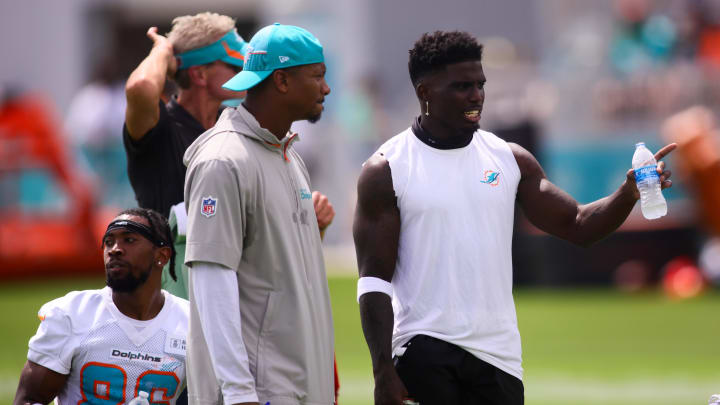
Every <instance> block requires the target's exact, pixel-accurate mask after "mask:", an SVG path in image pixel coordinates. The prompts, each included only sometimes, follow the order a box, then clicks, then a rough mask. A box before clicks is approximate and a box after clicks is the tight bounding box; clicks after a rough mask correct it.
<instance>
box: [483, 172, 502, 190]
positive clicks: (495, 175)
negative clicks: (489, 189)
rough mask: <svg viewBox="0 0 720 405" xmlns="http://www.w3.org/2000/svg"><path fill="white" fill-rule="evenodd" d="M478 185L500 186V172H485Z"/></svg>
mask: <svg viewBox="0 0 720 405" xmlns="http://www.w3.org/2000/svg"><path fill="white" fill-rule="evenodd" d="M480 183H485V184H489V185H491V186H493V187H495V186H497V185H498V184H500V172H496V171H494V170H485V178H484V179H483V180H480Z"/></svg>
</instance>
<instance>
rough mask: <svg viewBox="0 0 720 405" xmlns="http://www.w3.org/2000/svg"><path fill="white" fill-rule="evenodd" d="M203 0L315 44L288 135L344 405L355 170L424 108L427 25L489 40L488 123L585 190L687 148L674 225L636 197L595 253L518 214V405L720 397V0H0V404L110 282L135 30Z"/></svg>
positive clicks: (350, 374)
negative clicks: (300, 116)
mask: <svg viewBox="0 0 720 405" xmlns="http://www.w3.org/2000/svg"><path fill="white" fill-rule="evenodd" d="M206 10H210V11H216V12H219V13H223V14H227V15H230V16H232V17H234V18H236V19H237V27H238V31H239V32H240V33H241V35H243V37H244V38H246V39H249V38H250V37H251V36H252V34H253V33H254V32H255V31H256V30H257V29H258V28H260V27H262V26H264V25H266V24H269V23H272V22H275V21H278V22H282V23H285V24H295V25H300V26H303V27H306V28H308V29H309V30H310V31H311V32H313V33H314V34H316V35H317V36H318V38H320V39H321V41H322V42H323V44H324V45H325V49H326V58H327V64H328V82H329V84H330V86H331V87H332V94H331V95H330V96H329V97H328V98H327V102H326V112H325V114H324V116H323V120H321V121H320V122H319V123H318V124H316V125H310V124H306V123H297V125H296V127H294V129H295V130H296V131H298V132H300V134H301V136H302V141H301V142H299V143H298V144H297V145H298V149H300V152H301V153H302V154H303V155H304V158H305V160H306V163H307V164H308V166H309V168H310V171H311V177H312V178H313V181H314V188H316V189H319V190H321V191H322V192H324V193H325V194H327V195H328V196H329V197H330V199H331V201H332V202H333V204H334V206H335V209H336V211H337V217H336V220H335V222H334V224H333V225H332V226H331V227H330V228H329V229H328V232H327V235H326V240H325V245H326V259H327V262H328V268H329V270H330V273H331V277H330V287H331V292H332V294H333V300H334V310H335V317H336V326H337V327H336V330H337V346H338V361H339V369H340V373H341V383H342V391H341V403H343V404H368V403H371V398H372V393H371V387H372V380H371V372H370V367H369V358H368V355H367V348H366V346H365V343H364V340H363V338H362V333H361V331H360V324H359V314H358V310H357V305H356V303H355V299H354V296H355V293H354V277H355V274H356V266H355V257H354V250H353V247H352V236H351V229H350V228H351V223H352V214H353V210H354V203H355V191H354V187H355V180H356V177H357V174H358V172H359V167H360V164H361V163H362V162H363V161H364V160H365V159H366V158H367V157H368V156H369V154H370V153H371V152H372V151H373V150H374V149H375V148H376V147H377V146H379V145H380V144H381V143H382V142H383V141H384V140H386V139H387V138H389V137H390V136H392V135H394V134H395V133H397V132H399V131H401V130H403V129H405V128H406V127H407V126H408V125H409V123H410V122H411V120H412V118H413V117H414V115H415V114H417V111H418V108H417V105H416V102H415V97H414V95H413V91H412V87H411V85H410V81H409V78H408V74H407V67H406V66H407V50H408V49H409V48H410V47H411V46H412V43H413V42H414V41H415V40H416V39H417V38H418V37H419V36H420V35H421V34H422V33H423V32H426V31H432V30H436V29H443V30H452V29H459V30H466V31H469V32H471V33H473V34H474V35H476V36H478V37H479V38H480V39H481V40H482V42H483V43H484V44H485V54H484V59H483V62H484V66H485V72H486V75H487V77H488V84H487V86H486V101H485V109H484V113H483V119H482V122H481V124H482V126H483V128H485V129H488V130H491V131H494V132H495V133H497V134H498V135H500V136H502V137H504V138H505V139H507V140H509V141H514V142H518V143H520V144H521V145H523V146H525V147H526V148H528V149H529V150H531V151H533V152H534V153H535V154H536V156H538V158H539V160H540V161H541V163H542V164H543V166H544V167H545V169H546V171H547V173H548V176H549V177H550V179H551V180H552V181H554V182H555V183H556V184H558V185H559V186H561V187H562V188H564V189H565V190H567V191H568V192H569V193H570V194H571V195H573V196H574V197H575V198H576V199H577V200H578V201H580V202H590V201H592V200H595V199H597V198H600V197H602V196H604V195H606V194H608V193H610V192H611V191H613V190H614V189H616V188H617V187H618V186H619V185H620V184H621V183H622V181H623V179H624V173H625V171H626V170H627V169H628V168H629V166H630V161H631V158H632V153H633V145H634V144H635V143H636V142H638V141H644V142H646V144H648V145H649V146H650V147H651V149H657V148H658V147H660V146H661V145H663V144H665V143H667V142H670V141H674V142H678V143H679V146H680V147H679V149H678V150H677V151H676V152H675V153H673V155H672V157H671V158H670V159H669V163H670V165H671V168H672V170H673V172H674V174H673V180H674V187H673V189H672V190H670V191H669V192H666V193H665V194H666V198H668V200H669V203H668V205H669V210H668V215H667V216H666V217H664V218H662V219H660V220H656V221H653V222H649V221H646V220H644V219H643V218H642V216H641V214H640V212H639V207H637V209H636V210H635V211H633V213H632V214H631V216H630V217H629V219H628V220H627V221H626V223H625V224H624V225H623V227H621V229H620V230H619V231H618V232H617V233H615V234H614V235H612V236H610V237H609V238H607V239H606V240H604V241H602V242H600V243H598V244H597V245H595V246H594V247H592V248H591V249H581V248H577V247H574V246H572V245H570V244H568V243H565V242H563V241H559V240H556V239H554V238H551V237H548V236H547V235H544V234H542V233H541V232H539V231H537V230H536V229H534V228H533V227H532V226H531V225H529V224H528V223H527V221H525V219H524V218H523V217H522V215H521V214H518V217H517V221H516V236H515V240H514V245H513V246H514V258H513V260H514V265H515V279H516V285H517V286H518V291H517V307H518V316H519V321H520V330H521V333H522V336H523V347H524V357H525V368H526V380H525V384H526V387H527V392H526V394H527V398H528V403H529V404H551V403H552V404H563V403H567V404H577V403H587V404H594V403H597V404H661V403H662V404H691V403H704V401H707V398H708V397H709V396H710V394H712V393H717V392H720V368H718V364H720V348H718V345H717V336H720V321H719V320H718V316H717V308H718V306H719V304H720V294H719V293H718V289H717V283H718V282H720V239H718V237H720V135H718V131H717V129H716V118H715V114H717V113H718V111H720V110H719V109H718V107H719V106H720V85H718V84H719V83H720V80H718V79H719V78H720V1H717V0H676V1H675V0H656V1H650V0H616V1H610V0H606V1H591V0H579V1H578V0H543V1H532V2H531V1H522V0H483V1H477V0H451V1H446V2H437V1H431V0H396V1H381V0H341V1H337V0H207V1H204V2H202V3H201V2H197V1H190V0H153V1H142V0H114V1H109V0H66V1H62V2H44V1H39V0H27V1H22V2H20V1H17V2H9V1H8V2H3V3H2V4H1V5H0V11H1V12H0V37H1V38H3V39H2V41H0V53H1V54H2V55H5V57H4V58H3V62H2V64H0V313H2V314H4V315H3V316H4V319H5V320H6V322H5V323H6V325H7V326H6V328H4V330H3V331H2V332H0V336H1V337H2V339H1V340H0V341H1V342H2V345H0V403H9V402H10V400H11V398H12V396H13V394H14V390H15V387H16V384H17V379H18V374H19V371H20V368H21V367H22V364H23V361H24V356H25V352H26V347H27V340H28V339H29V337H30V336H31V335H32V333H33V332H34V330H35V328H36V327H37V321H36V318H35V315H34V314H35V312H36V311H37V309H38V308H39V307H40V305H41V304H42V303H44V302H46V301H47V300H49V299H51V298H54V297H56V296H59V295H62V294H64V293H65V292H67V291H69V290H73V289H81V288H98V287H100V286H101V285H102V280H101V279H98V278H97V274H98V273H101V271H102V270H101V268H102V267H101V261H100V256H99V255H100V253H99V250H98V249H99V247H98V246H99V243H97V241H98V240H99V239H98V236H97V235H98V232H101V231H102V227H103V225H104V224H105V222H106V219H107V218H108V216H112V215H113V213H115V212H117V211H119V210H120V209H121V208H125V207H129V206H133V205H135V202H134V198H133V193H132V190H131V188H130V186H129V182H128V180H127V176H126V173H125V155H124V151H123V149H122V142H121V126H122V122H123V119H124V116H123V114H124V93H123V84H124V80H125V79H126V78H127V76H128V74H129V73H130V71H131V70H132V69H133V68H134V67H135V66H136V65H137V64H138V63H139V62H140V60H141V59H142V58H143V57H144V56H145V55H146V54H147V52H148V51H149V49H150V46H151V42H150V41H149V40H148V39H147V38H146V37H145V32H146V30H147V28H148V27H150V26H153V25H154V26H158V27H159V28H160V32H163V33H164V32H167V31H168V30H169V28H170V22H171V20H172V18H173V17H175V16H178V15H183V14H193V13H196V12H200V11H206ZM168 91H172V89H171V88H169V90H168ZM698 106H699V107H698ZM691 107H694V108H692V109H689V108H691ZM688 109H689V110H688ZM96 247H98V249H96ZM92 275H95V276H94V278H93V276H92ZM88 277H91V278H88Z"/></svg>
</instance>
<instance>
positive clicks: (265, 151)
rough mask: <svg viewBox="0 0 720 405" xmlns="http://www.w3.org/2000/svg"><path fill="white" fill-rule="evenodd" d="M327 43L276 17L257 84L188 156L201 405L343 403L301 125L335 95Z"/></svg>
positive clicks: (191, 377) (193, 325)
mask: <svg viewBox="0 0 720 405" xmlns="http://www.w3.org/2000/svg"><path fill="white" fill-rule="evenodd" d="M324 76H325V64H324V58H323V52H322V46H321V45H320V42H319V41H318V40H317V39H316V38H315V37H314V36H313V35H312V34H310V33H309V32H307V31H306V30H304V29H302V28H299V27H293V26H285V25H280V24H274V25H271V26H268V27H265V28H263V29H262V30H260V31H259V32H258V33H257V34H255V36H254V37H253V38H252V40H251V41H250V48H249V49H248V52H247V53H246V55H245V67H244V70H243V71H242V72H240V73H239V74H237V75H236V76H235V77H234V78H233V79H231V80H230V81H228V82H227V83H225V85H224V87H225V88H227V89H231V90H236V91H239V90H248V94H247V98H246V99H245V101H244V103H243V104H242V105H240V106H238V107H237V108H229V109H226V110H225V111H224V112H223V114H222V115H221V116H220V118H219V119H218V122H217V124H216V125H215V126H214V127H213V128H212V129H210V130H209V131H207V132H206V133H204V134H203V135H201V136H200V137H199V138H198V139H197V140H196V141H195V142H194V143H193V144H192V145H191V146H190V147H189V148H188V149H187V152H186V153H185V164H186V165H187V176H186V179H185V204H186V208H187V212H188V228H187V250H186V253H185V262H186V264H187V265H188V266H190V267H191V270H190V286H189V292H190V303H191V315H190V318H191V319H190V330H189V333H188V357H187V364H188V367H187V368H188V394H189V398H190V403H193V404H218V403H224V404H240V403H242V404H257V403H260V404H266V403H270V404H272V405H286V404H287V405H290V404H292V405H296V404H313V405H316V404H317V405H321V404H322V405H330V404H332V403H333V402H334V374H333V371H334V370H333V352H334V341H333V326H332V314H331V310H330V297H329V292H328V286H327V279H326V275H325V266H324V263H323V256H322V250H321V244H320V232H319V230H318V224H317V220H316V218H315V212H314V210H313V201H312V195H311V193H310V190H311V188H310V182H309V179H308V174H307V169H306V168H305V165H304V163H303V162H302V160H301V159H300V156H299V155H298V154H297V153H296V152H295V151H294V150H293V148H292V147H291V144H292V143H293V142H294V141H295V140H297V138H298V136H297V134H291V133H289V130H290V125H291V124H292V122H293V121H297V120H303V119H308V120H310V121H316V120H318V119H319V118H320V115H321V113H322V110H323V101H324V98H325V96H326V95H328V94H329V93H330V88H329V87H328V85H327V83H326V82H325V78H324Z"/></svg>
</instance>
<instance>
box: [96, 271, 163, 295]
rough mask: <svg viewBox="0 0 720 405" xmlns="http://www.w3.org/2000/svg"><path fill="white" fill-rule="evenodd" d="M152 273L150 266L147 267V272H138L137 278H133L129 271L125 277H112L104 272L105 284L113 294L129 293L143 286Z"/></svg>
mask: <svg viewBox="0 0 720 405" xmlns="http://www.w3.org/2000/svg"><path fill="white" fill-rule="evenodd" d="M151 271H152V265H150V266H148V268H147V270H145V271H142V272H140V274H139V275H138V276H134V275H133V274H132V272H131V271H128V272H127V274H125V276H121V277H114V276H111V275H110V273H108V272H105V284H106V285H107V286H108V287H110V288H111V289H112V290H113V292H119V293H129V292H133V291H135V290H137V288H138V287H140V286H141V285H143V284H145V282H146V281H147V280H148V278H149V277H150V272H151Z"/></svg>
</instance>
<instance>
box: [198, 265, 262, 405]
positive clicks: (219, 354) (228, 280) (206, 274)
mask: <svg viewBox="0 0 720 405" xmlns="http://www.w3.org/2000/svg"><path fill="white" fill-rule="evenodd" d="M190 277H191V278H192V280H191V283H190V285H191V286H192V289H193V298H194V299H195V302H194V304H193V305H195V306H196V308H197V310H198V315H199V317H200V324H201V327H202V330H203V335H204V336H205V341H206V344H207V348H208V351H209V352H210V361H211V363H212V366H213V369H214V371H215V376H216V378H217V379H218V383H219V385H220V387H221V390H222V394H223V397H224V398H236V397H238V398H249V400H243V401H234V403H237V402H257V401H258V398H257V394H256V393H255V379H254V378H253V376H252V374H251V373H250V362H249V360H248V355H247V350H246V348H245V343H244V341H243V337H242V323H241V321H242V319H241V316H240V311H238V310H230V311H228V308H240V297H239V291H238V285H237V274H236V273H235V271H234V270H231V269H229V268H227V267H224V266H222V265H219V264H216V263H208V262H195V263H193V267H192V268H191V269H190ZM250 393H252V394H250ZM251 395H254V396H252V397H251Z"/></svg>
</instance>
